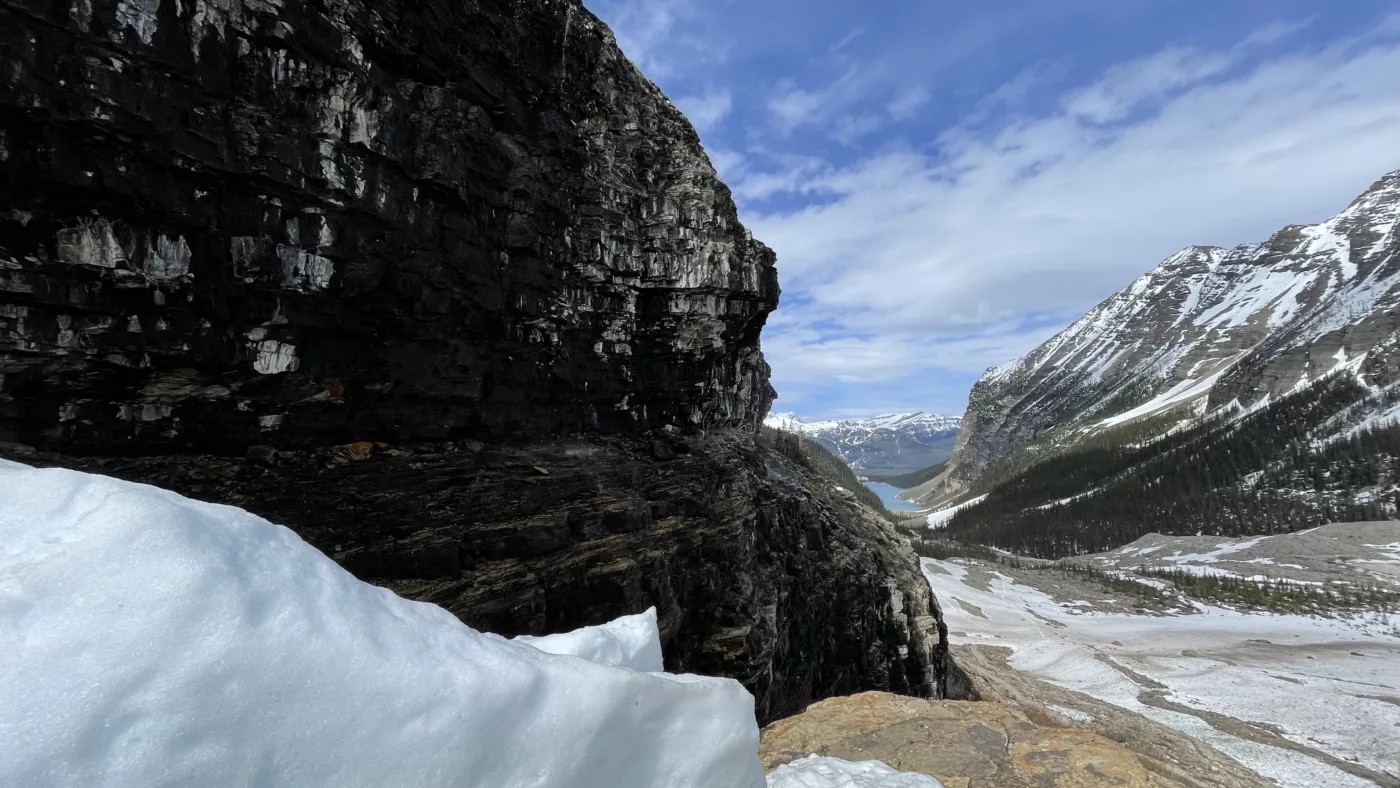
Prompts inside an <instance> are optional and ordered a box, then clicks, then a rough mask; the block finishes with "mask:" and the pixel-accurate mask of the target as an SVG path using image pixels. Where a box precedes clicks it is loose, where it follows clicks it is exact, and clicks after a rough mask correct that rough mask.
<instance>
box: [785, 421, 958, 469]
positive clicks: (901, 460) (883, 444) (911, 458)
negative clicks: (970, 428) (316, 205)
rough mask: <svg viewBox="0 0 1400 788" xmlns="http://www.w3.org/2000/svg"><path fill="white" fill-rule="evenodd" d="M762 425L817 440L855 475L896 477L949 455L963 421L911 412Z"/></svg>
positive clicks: (932, 463)
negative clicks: (861, 417)
mask: <svg viewBox="0 0 1400 788" xmlns="http://www.w3.org/2000/svg"><path fill="white" fill-rule="evenodd" d="M763 423H764V424H765V425H766V426H769V427H773V428H775V429H780V430H786V431H788V432H797V433H801V434H803V435H806V436H808V437H810V438H812V439H814V440H816V441H817V442H818V443H820V444H822V445H823V446H825V447H826V448H827V449H829V450H831V451H832V452H835V453H836V454H837V455H838V456H840V457H841V459H843V460H845V461H846V463H847V464H848V465H850V466H851V467H852V468H854V469H856V470H858V471H862V472H866V473H880V474H897V473H907V472H909V471H914V470H920V469H922V468H926V467H928V466H930V465H934V464H936V463H939V462H942V461H944V460H946V459H947V458H948V457H949V456H951V454H952V447H953V442H954V441H955V440H956V438H957V434H958V429H959V428H960V427H961V425H962V417H960V416H942V415H939V414H936V413H928V412H925V411H910V412H897V413H882V414H880V415H878V416H873V417H871V418H868V419H846V420H829V421H803V420H802V418H801V417H799V416H798V415H797V414H795V413H774V414H770V415H769V416H768V418H767V419H765V420H764V422H763Z"/></svg>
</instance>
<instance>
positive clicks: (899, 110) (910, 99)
mask: <svg viewBox="0 0 1400 788" xmlns="http://www.w3.org/2000/svg"><path fill="white" fill-rule="evenodd" d="M930 98H932V97H931V96H930V95H929V92H928V89H927V88H924V87H923V86H922V85H915V86H913V87H910V88H905V89H904V90H902V91H900V92H899V94H898V95H897V96H895V97H894V99H893V100H891V101H890V103H889V105H888V106H886V108H885V110H886V111H887V112H889V113H890V117H892V118H894V119H895V120H908V119H909V118H912V117H914V113H916V112H918V111H919V110H920V109H922V108H923V107H924V105H925V104H928V102H929V99H930Z"/></svg>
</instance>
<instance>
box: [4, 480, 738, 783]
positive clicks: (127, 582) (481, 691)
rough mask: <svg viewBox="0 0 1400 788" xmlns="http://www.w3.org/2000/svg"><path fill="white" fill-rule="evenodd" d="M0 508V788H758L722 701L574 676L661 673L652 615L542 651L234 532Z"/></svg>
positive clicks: (664, 681) (672, 688)
mask: <svg viewBox="0 0 1400 788" xmlns="http://www.w3.org/2000/svg"><path fill="white" fill-rule="evenodd" d="M0 490H3V495H0V643H3V644H4V646H3V648H0V674H3V675H4V676H6V677H7V679H6V680H5V681H3V682H0V784H3V785H14V786H20V785H33V786H39V785H43V786H94V785H102V786H109V787H111V786H117V787H121V786H133V787H134V786H152V785H336V786H359V785H363V786H385V785H414V786H434V785H440V786H453V787H454V788H463V787H464V786H480V787H481V788H508V786H532V787H533V788H543V787H544V786H559V787H560V788H565V787H566V786H567V787H568V788H582V786H597V788H618V787H619V786H634V788H654V786H659V785H694V786H714V788H729V786H750V787H756V786H762V785H764V775H763V771H762V767H761V766H760V764H759V761H758V757H757V754H756V748H757V743H758V728H757V725H756V723H755V721H754V716H753V698H752V696H750V695H749V693H748V692H746V691H745V690H744V688H743V687H742V686H741V685H740V684H739V683H738V682H735V681H731V680H729V679H717V678H702V677H699V676H672V675H668V674H664V673H655V672H652V673H648V672H642V671H640V670H633V669H629V668H627V667H609V666H607V665H606V664H599V663H598V662H595V661H590V660H599V659H601V660H602V661H603V662H610V663H613V664H619V665H628V664H633V665H635V666H636V667H638V668H643V669H647V670H651V669H655V668H658V667H659V655H660V644H659V640H658V637H657V633H656V626H655V619H654V617H652V616H645V615H644V616H640V617H633V618H631V619H627V620H624V621H622V622H619V623H618V624H617V625H615V626H613V627H611V629H612V630H613V631H612V632H611V633H609V632H608V630H609V629H610V628H608V627H605V628H602V629H594V630H592V631H584V632H582V633H576V635H575V636H555V637H553V638H546V639H544V640H540V641H535V643H536V644H537V645H538V646H540V648H536V647H533V646H532V645H527V644H525V643H519V642H511V641H508V640H506V639H505V638H501V637H497V636H494V635H486V634H482V633H479V632H476V631H474V630H471V629H469V628H467V627H466V626H464V625H463V624H462V623H461V622H460V621H458V620H457V619H456V618H455V617H454V616H452V615H451V614H449V613H448V612H446V611H445V610H442V609H441V608H439V607H437V606H435V605H429V604H424V603H420V602H410V601H407V600H404V599H401V598H399V597H397V596H395V595H394V594H392V593H390V592H389V591H386V590H384V589H380V588H376V587H374V586H370V585H367V584H365V583H362V582H360V581H358V580H356V579H355V578H354V577H352V576H351V575H350V574H349V573H348V572H345V571H344V570H342V569H340V568H339V567H338V566H336V565H335V564H334V563H332V562H331V561H330V560H329V559H328V558H326V557H325V556H323V555H321V554H320V553H319V552H317V551H316V550H315V549H314V548H312V547H311V546H309V545H307V544H306V543H305V542H303V541H302V540H301V539H300V538H298V537H297V536H296V535H295V534H293V533H292V532H291V531H289V530H287V529H285V528H282V527H280V526H276V525H272V524H271V523H268V522H267V521H265V520H262V519H260V518H258V517H255V516H253V515H250V514H248V513H246V512H244V511H242V510H239V509H235V508H232V507H226V506H215V505H211V504H204V503H199V502H196V501H191V500H188V499H185V498H182V497H180V496H178V495H175V494H174V493H169V492H165V491H163V490H159V489H156V488H154V487H147V486H144V485H136V484H130V483H127V482H120V481H116V480H113V479H109V478H106V477H101V476H90V475H85V474H80V473H74V472H71V471H63V470H33V469H29V468H26V467H23V466H19V465H15V464H12V463H3V462H0ZM599 646H602V647H603V648H602V650H601V651H599V650H598V647H599ZM541 648H545V649H548V650H549V651H552V652H555V653H546V651H545V650H541ZM556 654H560V655H558V656H556ZM569 654H577V655H579V656H568V655H569Z"/></svg>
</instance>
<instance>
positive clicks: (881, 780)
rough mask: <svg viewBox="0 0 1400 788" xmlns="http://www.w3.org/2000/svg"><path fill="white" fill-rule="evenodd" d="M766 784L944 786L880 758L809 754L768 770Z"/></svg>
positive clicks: (774, 787)
mask: <svg viewBox="0 0 1400 788" xmlns="http://www.w3.org/2000/svg"><path fill="white" fill-rule="evenodd" d="M768 785H769V788H943V783H940V782H939V781H937V780H935V779H933V778H932V777H929V776H926V775H923V774H914V773H912V772H897V771H895V770H894V769H891V768H890V767H888V766H886V765H885V764H883V763H881V762H879V761H859V762H855V763H852V762H851V761H843V760H841V759H840V758H823V757H820V756H817V755H808V756H807V757H806V758H802V759H800V760H796V761H793V762H792V763H789V764H786V765H784V766H779V767H778V768H776V769H774V770H773V771H772V772H770V773H769V774H768Z"/></svg>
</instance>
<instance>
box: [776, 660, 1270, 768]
mask: <svg viewBox="0 0 1400 788" xmlns="http://www.w3.org/2000/svg"><path fill="white" fill-rule="evenodd" d="M1030 681H1034V679H1030ZM1046 686H1047V687H1048V686H1049V685H1046ZM1054 689H1056V688H1051V690H1050V691H1052V692H1053V691H1054ZM1059 693H1061V694H1062V695H1063V696H1069V695H1078V693H1068V692H1065V691H1064V690H1059ZM1007 700H1008V701H1009V700H1010V699H1007ZM1090 700H1092V699H1090ZM1098 707H1102V708H1103V709H1112V710H1115V711H1116V712H1117V717H1118V719H1117V721H1118V722H1119V723H1120V724H1124V729H1123V731H1122V733H1115V732H1113V731H1107V730H1104V731H1098V732H1096V731H1095V730H1089V729H1087V728H1089V727H1091V726H1090V725H1085V726H1082V727H1081V726H1079V725H1076V724H1074V723H1073V722H1070V723H1068V724H1066V723H1065V722H1064V721H1063V718H1059V719H1057V718H1056V716H1055V714H1056V713H1058V714H1060V715H1063V714H1076V715H1082V717H1083V719H1086V720H1089V721H1090V722H1091V723H1092V720H1093V718H1092V717H1091V716H1089V715H1088V714H1087V713H1086V712H1083V711H1081V710H1080V709H1079V708H1076V706H1075V705H1071V706H1069V707H1062V706H1052V707H1050V708H1052V709H1058V712H1047V711H1044V710H1041V709H1039V708H1037V707H1034V706H1032V707H1029V708H1028V709H1027V710H1028V711H1031V712H1033V713H1034V719H1033V717H1032V716H1030V715H1028V714H1027V713H1026V712H1025V711H1022V709H1021V708H1018V707H1017V706H1016V705H1014V704H1011V705H1008V703H1003V702H1000V701H996V700H984V701H972V702H970V701H957V700H941V701H929V700H923V699H920V698H909V697H902V696H899V695H891V694H889V693H886V692H866V693H861V694H859V695H853V696H849V697H843V698H830V699H828V700H824V701H821V702H820V703H816V704H813V705H812V706H811V707H809V708H808V709H807V710H806V711H804V712H803V713H802V714H799V715H796V716H793V717H790V718H787V719H783V720H779V721H777V722H775V723H773V724H771V725H769V726H768V727H767V728H765V729H764V730H763V738H762V742H761V744H760V747H759V757H760V758H762V760H763V765H764V768H765V769H769V770H772V769H775V768H777V767H778V766H781V765H782V764H785V763H789V762H791V761H793V760H796V759H798V758H801V757H804V756H806V755H808V754H817V755H824V756H831V757H836V758H842V759H845V760H850V761H865V760H877V761H883V762H885V763H888V764H889V765H890V766H893V767H894V768H896V769H898V770H900V771H905V772H915V773H918V774H927V775H929V776H931V777H935V778H937V779H938V780H939V781H940V782H942V783H943V785H944V786H946V788H1110V787H1113V788H1188V787H1190V788H1204V787H1205V786H1212V787H1219V788H1263V786H1267V785H1268V784H1269V783H1268V781H1266V780H1263V779H1262V778H1260V777H1258V776H1257V775H1254V774H1253V773H1252V772H1249V771H1248V770H1246V769H1244V768H1242V767H1240V766H1239V765H1238V764H1236V763H1234V762H1233V761H1231V760H1229V759H1228V758H1226V757H1224V756H1222V755H1220V754H1219V753H1216V752H1214V751H1213V750H1210V749H1209V748H1208V747H1204V746H1201V745H1195V746H1192V745H1191V744H1190V740H1189V739H1186V737H1184V736H1182V735H1180V734H1176V736H1175V738H1174V739H1173V743H1176V741H1175V739H1181V740H1183V741H1185V742H1187V744H1186V745H1185V747H1184V748H1182V749H1179V750H1178V752H1180V753H1183V754H1188V757H1187V758H1185V760H1184V762H1183V761H1182V760H1174V761H1171V762H1163V761H1160V760H1157V759H1155V758H1153V757H1152V755H1151V754H1148V753H1147V752H1146V751H1145V750H1144V748H1142V747H1140V746H1138V745H1139V744H1140V741H1139V739H1134V738H1128V739H1126V740H1125V739H1124V736H1128V737H1133V736H1135V735H1137V734H1136V733H1134V731H1136V732H1138V733H1140V732H1141V731H1143V730H1148V731H1149V736H1155V735H1157V731H1156V730H1155V729H1156V728H1162V726H1160V725H1157V723H1153V722H1150V721H1148V720H1147V719H1145V718H1143V717H1140V716H1139V715H1136V714H1133V713H1131V712H1126V711H1123V710H1122V709H1117V708H1116V707H1113V706H1109V705H1108V704H1098ZM1098 707H1096V710H1098ZM1037 712H1038V713H1037ZM1163 730H1166V729H1165V728H1163ZM1173 733H1174V732H1173Z"/></svg>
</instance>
